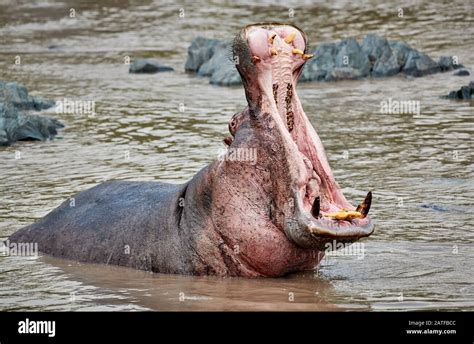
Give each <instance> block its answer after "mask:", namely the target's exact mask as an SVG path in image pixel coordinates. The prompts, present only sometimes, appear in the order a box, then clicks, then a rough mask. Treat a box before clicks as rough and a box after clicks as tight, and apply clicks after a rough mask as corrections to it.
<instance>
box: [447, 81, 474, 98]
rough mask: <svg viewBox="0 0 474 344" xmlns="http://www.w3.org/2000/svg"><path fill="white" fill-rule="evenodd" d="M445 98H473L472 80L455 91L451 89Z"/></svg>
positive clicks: (473, 85) (473, 83) (473, 82)
mask: <svg viewBox="0 0 474 344" xmlns="http://www.w3.org/2000/svg"><path fill="white" fill-rule="evenodd" d="M445 98H448V99H473V98H474V81H471V82H470V83H469V85H467V86H462V87H461V88H460V89H459V90H457V91H451V92H449V94H448V95H447V96H445Z"/></svg>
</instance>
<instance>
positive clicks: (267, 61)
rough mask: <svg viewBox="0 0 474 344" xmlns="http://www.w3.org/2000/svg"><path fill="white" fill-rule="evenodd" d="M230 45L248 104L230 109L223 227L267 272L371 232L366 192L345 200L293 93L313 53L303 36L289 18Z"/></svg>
mask: <svg viewBox="0 0 474 344" xmlns="http://www.w3.org/2000/svg"><path fill="white" fill-rule="evenodd" d="M233 52H234V59H235V61H236V66H237V69H238V71H239V73H240V75H241V77H242V81H243V85H244V88H245V94H246V98H247V101H248V107H247V108H246V109H245V110H244V111H242V112H241V113H238V114H236V115H234V116H233V118H232V119H231V121H230V123H229V131H230V133H231V136H229V137H228V138H226V139H225V140H224V142H225V144H226V145H228V153H227V155H228V156H227V157H230V156H231V155H232V156H233V157H234V159H226V160H225V161H221V162H220V164H221V171H222V173H221V174H220V175H219V178H220V181H221V183H220V184H221V185H224V188H223V189H225V190H221V191H222V192H223V193H224V196H223V198H222V199H221V200H220V204H221V205H220V207H219V214H218V220H216V221H217V222H220V224H221V226H219V227H220V228H221V229H223V228H224V229H223V232H225V233H221V234H223V236H224V237H227V238H234V239H235V240H234V241H235V242H236V243H238V244H239V245H241V246H242V245H243V246H244V247H246V251H245V252H244V255H245V256H246V257H247V259H248V261H251V262H252V263H253V264H254V266H255V265H260V266H259V268H260V269H261V270H267V271H268V270H271V269H272V268H273V267H275V266H278V265H280V268H281V269H286V270H287V271H290V270H297V269H300V268H302V267H303V266H306V267H309V266H310V265H311V264H313V265H314V263H315V261H314V260H311V259H310V258H308V257H309V256H306V253H307V252H311V251H312V252H313V257H314V252H315V251H316V252H317V251H325V250H326V249H327V248H328V245H327V244H328V243H331V244H332V243H334V242H337V243H340V242H341V243H351V242H354V241H356V240H358V239H359V238H361V237H366V236H369V235H370V234H372V232H373V230H374V225H373V224H372V221H371V219H370V218H369V217H368V215H367V214H368V212H369V208H370V203H371V193H370V192H369V193H368V194H367V197H366V198H365V200H364V201H363V202H362V203H361V204H360V205H359V206H358V207H357V208H356V207H354V206H352V205H351V204H350V203H349V202H348V201H347V200H346V198H345V197H344V195H343V193H342V191H341V190H340V187H339V186H338V184H337V183H336V181H335V180H334V177H333V174H332V171H331V168H330V167H329V164H328V161H327V158H326V156H325V153H324V148H323V145H322V143H321V140H320V138H319V137H318V135H317V133H316V131H315V130H314V128H313V127H312V125H311V123H310V122H309V120H308V118H307V117H306V114H305V113H304V111H303V108H302V106H301V103H300V100H299V98H298V95H297V94H296V87H295V86H296V82H297V80H298V77H299V75H300V74H301V71H302V68H303V65H304V63H305V61H306V60H308V59H309V58H311V57H312V55H310V54H308V53H307V38H306V35H305V34H304V33H303V32H302V31H301V30H300V29H298V28H297V27H296V26H293V25H282V24H254V25H250V26H247V27H245V28H244V29H243V30H242V31H241V32H240V33H239V34H238V36H237V37H236V39H235V41H234V46H233ZM239 157H240V159H239ZM248 157H252V159H247V160H246V159H245V158H248ZM236 233H238V234H236ZM252 245H253V246H252ZM275 256H278V257H280V259H279V260H278V259H275ZM299 258H300V259H299ZM266 261H270V262H271V263H269V264H267V267H266V268H264V269H262V268H261V265H262V264H264V262H266ZM285 264H286V266H284V265H285ZM268 265H272V266H271V267H270V266H268ZM275 269H276V268H275Z"/></svg>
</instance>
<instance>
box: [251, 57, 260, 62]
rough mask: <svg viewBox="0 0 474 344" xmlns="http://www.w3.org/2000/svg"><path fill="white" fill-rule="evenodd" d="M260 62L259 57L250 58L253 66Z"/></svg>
mask: <svg viewBox="0 0 474 344" xmlns="http://www.w3.org/2000/svg"><path fill="white" fill-rule="evenodd" d="M260 61H261V60H260V57H258V56H252V63H253V64H257V63H259V62H260Z"/></svg>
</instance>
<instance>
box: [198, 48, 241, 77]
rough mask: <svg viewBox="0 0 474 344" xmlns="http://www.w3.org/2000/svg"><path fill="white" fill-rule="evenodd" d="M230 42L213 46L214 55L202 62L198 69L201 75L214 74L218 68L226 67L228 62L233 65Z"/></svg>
mask: <svg viewBox="0 0 474 344" xmlns="http://www.w3.org/2000/svg"><path fill="white" fill-rule="evenodd" d="M230 46H231V45H230V43H220V44H218V45H216V46H215V47H214V48H213V52H212V56H211V58H210V59H209V60H207V61H206V62H204V63H203V64H201V66H200V67H199V68H198V70H197V74H198V75H199V76H208V77H210V76H212V74H214V72H215V71H216V70H218V69H219V68H223V67H225V65H227V64H231V65H233V63H232V61H231V56H232V55H231V53H230Z"/></svg>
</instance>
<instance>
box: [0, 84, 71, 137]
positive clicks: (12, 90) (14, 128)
mask: <svg viewBox="0 0 474 344" xmlns="http://www.w3.org/2000/svg"><path fill="white" fill-rule="evenodd" d="M54 104H55V103H54V102H53V101H51V100H46V99H44V98H42V97H29V96H28V91H27V90H26V87H25V86H23V85H20V84H18V83H16V82H4V81H0V145H9V144H12V143H13V142H15V141H18V140H46V139H48V138H52V137H53V136H54V135H56V134H57V129H59V128H63V127H64V125H63V124H62V123H60V122H59V121H58V120H56V119H54V118H49V117H44V116H39V115H31V114H27V113H25V112H24V110H42V109H47V108H49V107H52V106H54Z"/></svg>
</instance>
